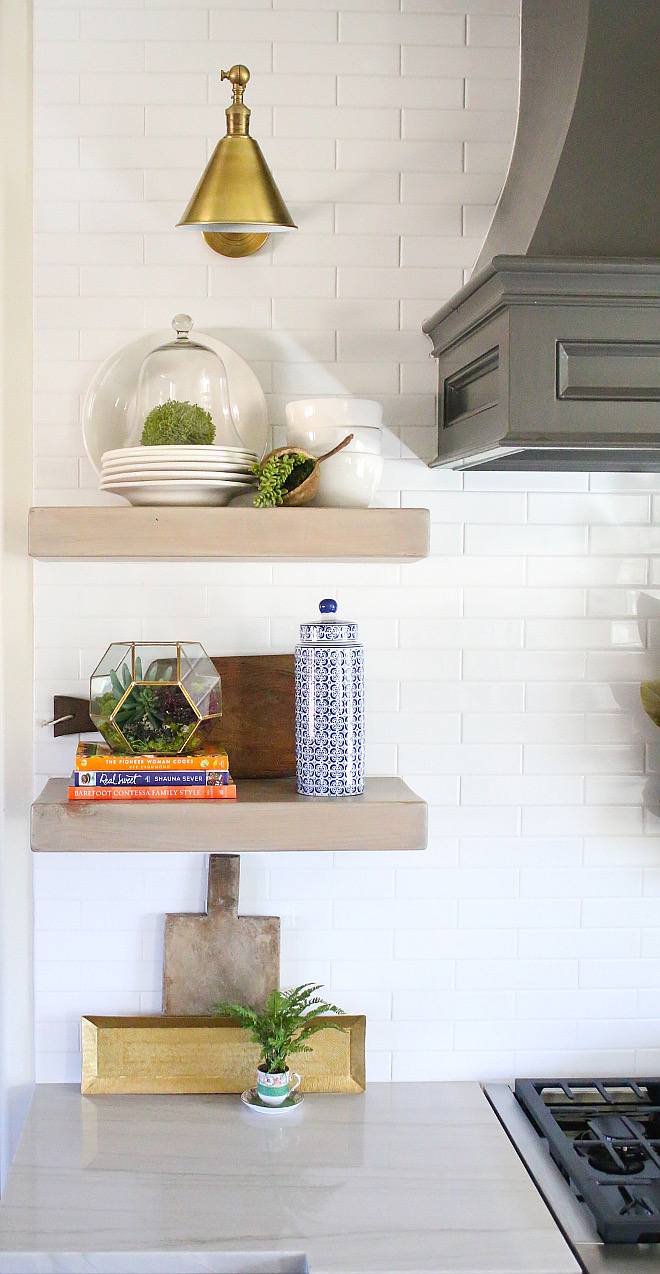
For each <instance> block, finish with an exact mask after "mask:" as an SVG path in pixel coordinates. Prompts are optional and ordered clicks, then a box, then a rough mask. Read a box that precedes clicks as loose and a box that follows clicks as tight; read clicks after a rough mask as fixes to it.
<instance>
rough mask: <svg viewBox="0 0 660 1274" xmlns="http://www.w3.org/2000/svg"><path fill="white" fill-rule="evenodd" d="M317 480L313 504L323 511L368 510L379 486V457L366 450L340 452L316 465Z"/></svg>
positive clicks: (380, 458)
mask: <svg viewBox="0 0 660 1274" xmlns="http://www.w3.org/2000/svg"><path fill="white" fill-rule="evenodd" d="M319 469H320V475H321V481H320V483H319V490H318V495H317V496H316V499H315V501H314V503H315V504H317V505H320V506H321V507H322V508H325V509H368V507H369V505H370V504H371V501H372V500H373V498H374V496H375V494H376V492H377V490H378V485H379V483H380V479H381V474H382V472H383V457H382V456H374V455H372V454H369V453H368V452H366V451H363V452H353V453H352V454H349V453H348V451H347V450H346V449H344V451H340V452H338V453H337V455H336V456H331V457H330V459H329V460H324V461H323V464H322V465H320V466H319Z"/></svg>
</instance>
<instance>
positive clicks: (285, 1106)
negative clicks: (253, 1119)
mask: <svg viewBox="0 0 660 1274" xmlns="http://www.w3.org/2000/svg"><path fill="white" fill-rule="evenodd" d="M304 1100H305V1098H304V1096H303V1094H302V1093H298V1092H296V1093H290V1094H289V1096H288V1097H286V1098H285V1099H284V1101H283V1102H280V1105H279V1106H268V1105H267V1104H266V1102H263V1101H262V1100H261V1098H260V1097H259V1095H258V1093H257V1089H256V1086H255V1087H254V1088H246V1089H245V1092H244V1093H241V1101H242V1102H243V1105H244V1106H247V1107H248V1109H249V1110H255V1111H257V1112H258V1113H259V1114H260V1115H286V1114H289V1113H290V1112H291V1111H292V1110H295V1109H296V1107H297V1106H300V1105H301V1103H302V1102H303V1101H304Z"/></svg>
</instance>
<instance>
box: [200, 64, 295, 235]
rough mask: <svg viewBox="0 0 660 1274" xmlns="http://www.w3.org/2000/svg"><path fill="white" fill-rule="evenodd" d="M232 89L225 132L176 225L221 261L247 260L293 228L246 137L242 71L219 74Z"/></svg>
mask: <svg viewBox="0 0 660 1274" xmlns="http://www.w3.org/2000/svg"><path fill="white" fill-rule="evenodd" d="M220 76H221V79H223V80H229V82H230V84H231V85H232V87H233V95H232V102H231V105H230V106H228V107H227V110H226V112H225V114H226V116H227V133H226V136H225V137H222V138H221V139H220V141H219V142H218V145H217V146H216V148H215V150H214V152H213V155H212V156H211V159H210V160H209V162H208V164H207V166H206V169H205V171H204V173H203V175H202V178H201V180H200V182H199V184H198V186H197V189H196V190H195V193H194V195H193V197H192V199H191V200H190V203H189V204H188V207H187V208H186V211H185V212H184V214H183V216H182V218H181V220H180V221H179V223H178V224H179V225H180V226H185V227H186V228H187V229H190V230H201V231H202V233H203V235H204V238H205V239H206V242H207V243H208V245H209V247H211V248H213V251H214V252H220V253H221V254H222V256H225V257H247V256H250V255H251V254H252V253H253V252H256V251H257V250H258V248H260V247H261V246H262V244H264V243H265V242H266V239H267V238H268V235H269V234H271V233H273V232H275V231H277V232H281V231H284V230H296V229H297V226H296V224H295V222H294V221H293V220H292V218H291V214H290V213H289V210H288V208H287V206H286V204H285V203H284V200H283V199H282V196H281V194H280V192H279V190H278V189H277V186H276V185H275V182H274V180H273V175H272V173H271V171H270V169H269V167H268V164H267V163H266V160H265V159H264V157H263V155H262V153H261V149H260V147H259V144H258V143H257V142H256V141H255V140H254V138H253V137H250V110H249V108H248V107H247V106H245V104H244V102H243V93H244V92H245V87H246V85H247V82H248V80H249V78H250V72H249V71H248V69H247V67H246V66H240V65H238V66H232V68H231V70H229V71H221V73H220Z"/></svg>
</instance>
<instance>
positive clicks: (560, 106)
mask: <svg viewBox="0 0 660 1274" xmlns="http://www.w3.org/2000/svg"><path fill="white" fill-rule="evenodd" d="M423 326H424V331H425V332H426V333H427V335H428V336H429V337H430V338H431V340H432V341H433V353H434V355H435V356H436V357H437V359H438V366H439V386H440V387H439V398H438V421H439V455H438V458H437V460H436V461H434V464H436V465H441V466H449V467H451V468H455V469H466V468H472V469H487V470H490V469H509V470H510V469H526V470H535V469H549V470H566V469H568V470H620V471H623V472H632V471H636V470H639V471H641V472H650V471H656V470H660V0H522V45H521V82H520V109H519V118H518V129H517V133H516V141H515V145H514V150H513V155H512V158H511V164H510V167H509V172H508V175H507V179H506V182H505V185H504V188H503V190H502V194H501V196H500V201H499V204H498V206H497V209H496V212H495V216H494V218H493V222H492V224H491V227H490V230H489V232H488V235H487V237H486V242H485V244H484V247H483V249H482V252H481V255H480V257H479V260H478V261H477V264H476V266H475V270H474V273H473V275H472V278H471V280H470V282H469V283H468V284H467V285H466V286H465V287H464V288H463V289H462V290H461V291H460V292H459V293H457V295H456V296H454V297H453V298H452V300H451V301H449V302H448V303H447V304H446V305H443V306H442V308H441V309H439V310H438V312H437V313H436V314H434V316H433V317H432V318H430V319H429V320H428V321H427V322H426V323H424V325H423Z"/></svg>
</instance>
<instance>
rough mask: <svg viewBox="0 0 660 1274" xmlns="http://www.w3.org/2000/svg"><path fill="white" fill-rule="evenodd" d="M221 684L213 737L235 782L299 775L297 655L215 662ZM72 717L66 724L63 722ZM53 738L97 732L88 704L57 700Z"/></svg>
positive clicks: (238, 657) (62, 697) (226, 658)
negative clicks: (225, 755) (226, 757)
mask: <svg viewBox="0 0 660 1274" xmlns="http://www.w3.org/2000/svg"><path fill="white" fill-rule="evenodd" d="M211 659H212V662H213V663H214V664H215V667H216V668H217V670H218V672H219V673H220V677H221V679H222V718H221V720H220V721H219V722H218V726H217V730H215V729H214V737H215V738H216V739H217V741H218V742H219V743H220V744H221V745H222V747H223V748H225V749H226V751H227V752H228V754H229V768H230V770H231V773H232V776H233V778H235V779H274V778H286V777H288V776H289V775H291V774H295V772H296V738H295V688H294V675H293V655H226V656H219V657H217V658H213V656H212V657H211ZM69 714H72V715H71V719H70V720H67V721H57V719H58V718H59V717H65V716H68V715H69ZM53 716H54V717H55V719H56V721H57V724H56V725H55V727H54V733H55V736H56V737H57V736H59V735H64V734H79V733H80V734H86V733H89V732H91V731H94V730H95V726H94V724H93V722H92V721H91V719H90V716H89V700H88V699H75V698H71V697H70V696H68V695H55V698H54V712H53Z"/></svg>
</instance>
